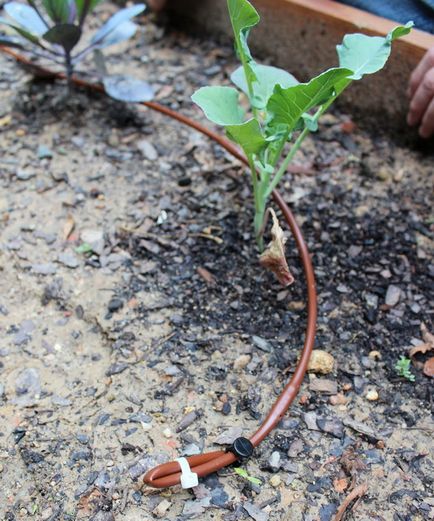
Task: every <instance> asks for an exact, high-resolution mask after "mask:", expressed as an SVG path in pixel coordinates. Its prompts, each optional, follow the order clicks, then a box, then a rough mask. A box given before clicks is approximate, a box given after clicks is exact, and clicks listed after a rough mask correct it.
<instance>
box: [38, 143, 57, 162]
mask: <svg viewBox="0 0 434 521" xmlns="http://www.w3.org/2000/svg"><path fill="white" fill-rule="evenodd" d="M37 156H38V159H51V158H52V157H53V152H52V151H51V150H50V149H49V148H48V147H46V146H45V145H39V146H38V151H37Z"/></svg>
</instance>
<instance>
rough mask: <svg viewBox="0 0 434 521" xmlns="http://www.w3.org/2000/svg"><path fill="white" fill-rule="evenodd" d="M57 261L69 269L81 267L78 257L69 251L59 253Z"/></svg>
mask: <svg viewBox="0 0 434 521" xmlns="http://www.w3.org/2000/svg"><path fill="white" fill-rule="evenodd" d="M57 260H58V261H59V262H60V263H61V264H64V265H65V266H67V267H68V268H73V269H74V268H78V266H79V265H80V263H79V261H78V259H77V257H76V256H75V255H74V254H73V253H71V252H69V251H64V252H62V253H59V255H58V257H57Z"/></svg>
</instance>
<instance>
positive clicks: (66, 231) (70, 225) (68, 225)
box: [62, 215, 75, 241]
mask: <svg viewBox="0 0 434 521" xmlns="http://www.w3.org/2000/svg"><path fill="white" fill-rule="evenodd" d="M74 228H75V221H74V217H72V215H68V217H67V219H66V222H65V224H64V225H63V234H62V240H64V241H66V240H68V237H69V236H70V235H71V233H72V232H73V231H74Z"/></svg>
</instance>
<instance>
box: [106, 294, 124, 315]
mask: <svg viewBox="0 0 434 521" xmlns="http://www.w3.org/2000/svg"><path fill="white" fill-rule="evenodd" d="M107 307H108V310H109V312H110V313H114V312H115V311H118V310H119V309H122V308H123V307H124V301H123V300H122V299H120V298H117V297H113V298H112V299H111V300H110V302H109V303H108V306H107Z"/></svg>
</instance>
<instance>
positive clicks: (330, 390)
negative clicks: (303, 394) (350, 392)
mask: <svg viewBox="0 0 434 521" xmlns="http://www.w3.org/2000/svg"><path fill="white" fill-rule="evenodd" d="M309 389H310V390H311V391H313V392H316V393H324V394H336V393H337V392H338V384H337V383H336V382H334V381H333V380H327V379H325V378H315V379H313V380H312V381H311V382H310V383H309Z"/></svg>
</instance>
